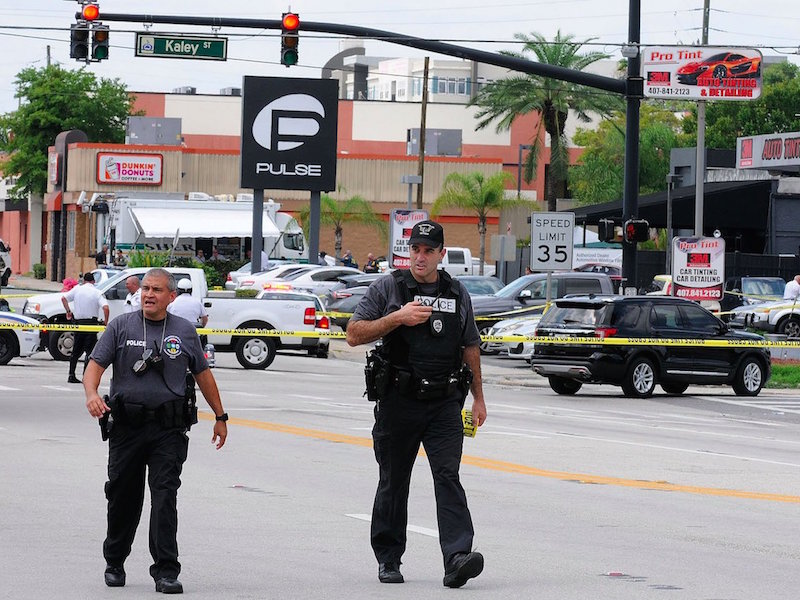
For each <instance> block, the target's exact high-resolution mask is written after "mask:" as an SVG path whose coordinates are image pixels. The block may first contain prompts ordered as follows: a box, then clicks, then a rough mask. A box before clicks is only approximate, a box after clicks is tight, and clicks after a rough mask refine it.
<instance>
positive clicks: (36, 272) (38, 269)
mask: <svg viewBox="0 0 800 600" xmlns="http://www.w3.org/2000/svg"><path fill="white" fill-rule="evenodd" d="M33 276H34V277H35V278H36V279H44V278H45V277H46V276H47V267H46V266H45V265H43V264H42V263H36V264H35V265H33Z"/></svg>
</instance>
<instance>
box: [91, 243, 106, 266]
mask: <svg viewBox="0 0 800 600" xmlns="http://www.w3.org/2000/svg"><path fill="white" fill-rule="evenodd" d="M94 262H95V265H96V266H98V267H99V266H101V265H107V264H108V246H107V245H106V244H103V247H102V248H101V249H100V251H99V252H98V253H97V254H95V255H94Z"/></svg>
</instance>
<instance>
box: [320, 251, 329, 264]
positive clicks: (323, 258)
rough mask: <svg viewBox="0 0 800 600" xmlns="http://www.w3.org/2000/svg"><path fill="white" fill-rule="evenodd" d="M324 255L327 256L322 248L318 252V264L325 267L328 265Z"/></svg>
mask: <svg viewBox="0 0 800 600" xmlns="http://www.w3.org/2000/svg"><path fill="white" fill-rule="evenodd" d="M326 256H328V253H327V252H325V250H322V251H321V252H320V253H319V264H320V265H322V266H323V267H327V266H328V261H327V260H325V257H326Z"/></svg>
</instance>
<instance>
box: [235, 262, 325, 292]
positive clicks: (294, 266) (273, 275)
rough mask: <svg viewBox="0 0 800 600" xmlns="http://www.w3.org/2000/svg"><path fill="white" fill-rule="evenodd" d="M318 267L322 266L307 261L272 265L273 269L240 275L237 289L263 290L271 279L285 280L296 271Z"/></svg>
mask: <svg viewBox="0 0 800 600" xmlns="http://www.w3.org/2000/svg"><path fill="white" fill-rule="evenodd" d="M318 268H320V267H319V265H312V264H307V263H302V264H300V263H286V264H282V265H278V266H276V267H272V268H271V269H267V270H265V271H260V272H258V273H251V274H249V275H247V274H246V275H243V276H241V277H239V281H238V284H237V289H238V288H244V289H248V288H249V289H255V290H262V289H264V284H265V283H267V282H269V281H276V280H283V279H285V278H286V277H288V276H290V275H293V274H294V273H298V272H301V271H310V270H311V269H318Z"/></svg>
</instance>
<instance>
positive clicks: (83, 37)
mask: <svg viewBox="0 0 800 600" xmlns="http://www.w3.org/2000/svg"><path fill="white" fill-rule="evenodd" d="M88 56H89V24H88V23H85V22H81V23H75V24H73V25H70V28H69V57H70V58H77V59H78V60H86V59H87V58H88Z"/></svg>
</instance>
